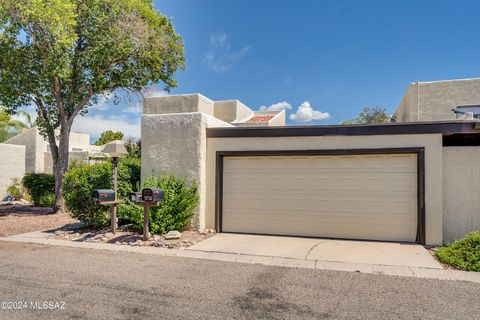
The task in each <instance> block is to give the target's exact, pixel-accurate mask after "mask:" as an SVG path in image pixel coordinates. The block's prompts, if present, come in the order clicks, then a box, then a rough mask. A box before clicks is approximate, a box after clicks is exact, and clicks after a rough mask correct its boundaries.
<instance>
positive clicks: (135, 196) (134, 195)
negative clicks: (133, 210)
mask: <svg viewBox="0 0 480 320" xmlns="http://www.w3.org/2000/svg"><path fill="white" fill-rule="evenodd" d="M128 200H130V201H132V202H133V203H138V202H142V193H141V192H130V193H129V194H128Z"/></svg>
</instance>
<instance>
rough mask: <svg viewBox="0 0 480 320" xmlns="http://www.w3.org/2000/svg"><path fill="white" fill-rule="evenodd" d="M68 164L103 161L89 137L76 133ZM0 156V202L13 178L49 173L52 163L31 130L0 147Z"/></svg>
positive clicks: (99, 148)
mask: <svg viewBox="0 0 480 320" xmlns="http://www.w3.org/2000/svg"><path fill="white" fill-rule="evenodd" d="M69 151H70V161H86V162H92V161H98V160H102V159H105V158H106V157H107V155H105V154H103V153H102V152H101V151H102V146H95V145H91V144H90V135H88V134H84V133H78V132H72V133H71V134H70V147H69ZM0 154H2V155H6V156H5V157H3V158H2V163H0V169H1V170H0V200H2V199H3V197H5V196H6V193H7V188H8V186H9V185H10V184H11V183H12V179H13V178H20V179H21V178H22V177H23V176H24V175H25V174H26V173H52V171H53V162H52V155H51V151H50V145H49V143H48V142H47V141H45V139H44V138H43V136H41V135H40V133H39V131H38V128H36V127H33V128H30V129H27V130H24V131H23V132H22V133H20V134H18V135H16V136H15V137H12V138H10V139H9V140H7V141H5V142H4V143H0Z"/></svg>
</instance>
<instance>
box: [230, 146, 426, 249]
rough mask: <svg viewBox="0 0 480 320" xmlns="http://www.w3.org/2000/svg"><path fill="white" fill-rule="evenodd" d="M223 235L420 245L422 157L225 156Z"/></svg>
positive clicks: (380, 155) (390, 155) (405, 155)
mask: <svg viewBox="0 0 480 320" xmlns="http://www.w3.org/2000/svg"><path fill="white" fill-rule="evenodd" d="M223 167H224V173H223V174H224V175H223V208H222V231H224V232H242V233H258V234H276V235H297V236H313V237H332V238H347V239H370V240H388V241H408V242H414V241H415V238H416V230H417V158H416V154H376V155H345V156H343V155H333V156H239V157H233V156H232V157H225V158H224V164H223Z"/></svg>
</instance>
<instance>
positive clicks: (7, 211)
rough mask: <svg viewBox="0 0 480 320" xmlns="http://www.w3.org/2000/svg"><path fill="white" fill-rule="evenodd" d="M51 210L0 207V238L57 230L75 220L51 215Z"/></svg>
mask: <svg viewBox="0 0 480 320" xmlns="http://www.w3.org/2000/svg"><path fill="white" fill-rule="evenodd" d="M51 213H52V209H51V208H38V207H32V206H28V205H20V204H13V205H0V237H5V236H11V235H14V234H19V233H25V232H32V231H38V230H45V229H50V228H57V227H60V226H63V225H66V224H71V223H76V222H78V221H77V220H75V219H73V218H72V217H70V215H69V214H68V213H61V214H51Z"/></svg>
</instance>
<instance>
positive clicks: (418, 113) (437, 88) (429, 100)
mask: <svg viewBox="0 0 480 320" xmlns="http://www.w3.org/2000/svg"><path fill="white" fill-rule="evenodd" d="M468 112H472V113H473V115H480V78H472V79H458V80H444V81H428V82H413V83H411V84H410V85H409V86H408V89H407V91H406V92H405V95H404V96H403V99H402V101H401V102H400V104H399V105H398V107H397V109H396V111H395V113H394V115H393V118H394V119H395V121H397V122H413V121H439V120H445V121H448V120H455V119H458V118H459V117H462V116H464V115H465V114H466V113H468Z"/></svg>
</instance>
